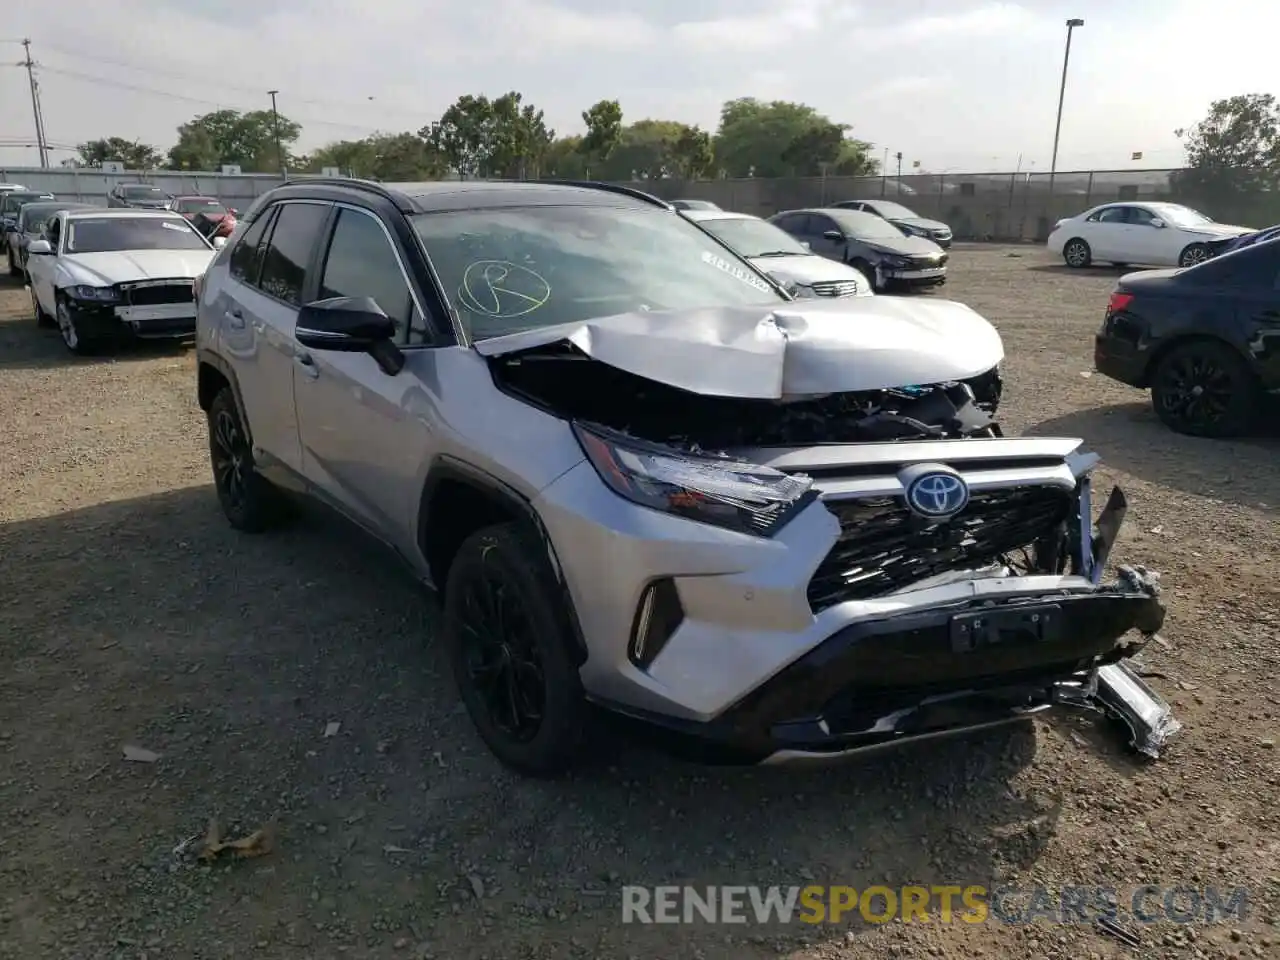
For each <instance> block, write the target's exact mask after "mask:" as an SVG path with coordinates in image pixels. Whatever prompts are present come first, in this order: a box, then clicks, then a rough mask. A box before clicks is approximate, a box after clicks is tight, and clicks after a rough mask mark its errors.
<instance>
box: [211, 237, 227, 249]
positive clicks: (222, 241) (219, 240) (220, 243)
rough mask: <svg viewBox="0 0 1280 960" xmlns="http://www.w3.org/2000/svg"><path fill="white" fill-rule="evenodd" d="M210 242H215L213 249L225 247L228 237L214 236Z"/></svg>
mask: <svg viewBox="0 0 1280 960" xmlns="http://www.w3.org/2000/svg"><path fill="white" fill-rule="evenodd" d="M210 243H212V244H213V249H215V250H221V249H222V248H223V247H225V246H226V245H227V238H226V237H214V238H213V240H211V241H210Z"/></svg>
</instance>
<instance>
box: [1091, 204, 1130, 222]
mask: <svg viewBox="0 0 1280 960" xmlns="http://www.w3.org/2000/svg"><path fill="white" fill-rule="evenodd" d="M1128 210H1129V208H1128V207H1107V209H1105V210H1103V211H1101V212H1100V213H1099V214H1098V222H1099V223H1124V222H1125V218H1126V215H1127V213H1128ZM1091 219H1092V218H1091Z"/></svg>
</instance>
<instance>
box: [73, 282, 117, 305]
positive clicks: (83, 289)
mask: <svg viewBox="0 0 1280 960" xmlns="http://www.w3.org/2000/svg"><path fill="white" fill-rule="evenodd" d="M67 292H68V293H69V294H71V297H72V299H75V300H89V301H92V302H94V303H110V302H111V301H113V300H115V299H117V297H116V292H115V290H113V289H112V288H111V287H91V286H88V285H87V284H86V285H82V286H77V287H70V288H68V290H67Z"/></svg>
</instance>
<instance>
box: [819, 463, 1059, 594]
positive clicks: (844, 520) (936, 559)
mask: <svg viewBox="0 0 1280 960" xmlns="http://www.w3.org/2000/svg"><path fill="white" fill-rule="evenodd" d="M1074 501H1075V494H1074V492H1072V491H1069V490H1064V489H1062V488H1061V487H1053V486H1034V487H1013V488H1009V489H1004V490H978V491H974V492H973V494H972V496H971V497H970V498H969V503H968V505H967V506H966V507H965V508H964V510H963V511H961V512H960V513H959V514H957V515H956V516H954V517H952V518H951V519H949V520H943V521H935V520H926V519H923V518H920V517H917V516H915V514H913V513H911V511H910V510H908V509H907V506H906V503H905V502H904V500H903V498H901V497H881V498H876V499H867V500H843V501H834V502H828V503H827V505H826V506H827V509H829V510H830V511H831V512H832V513H834V514H835V515H836V518H837V519H838V520H839V521H840V538H839V539H838V540H837V541H836V543H835V546H833V547H832V548H831V552H830V553H828V554H827V556H826V559H824V560H823V561H822V563H821V564H820V565H819V567H818V569H817V571H816V572H815V573H814V575H813V579H812V580H810V581H809V605H810V607H811V608H812V609H813V612H814V613H818V612H819V611H821V610H825V609H826V608H827V607H830V606H832V605H834V604H837V603H842V602H844V601H846V600H866V599H869V598H871V597H878V596H883V595H884V594H886V593H892V592H893V591H895V590H900V589H902V588H903V587H907V586H910V585H911V584H913V583H916V582H918V581H920V580H924V579H926V578H928V577H933V576H937V575H938V574H940V573H947V572H949V571H952V570H970V569H977V568H980V567H984V566H988V565H990V564H992V563H995V562H996V561H997V560H999V559H1000V558H1001V557H1004V556H1006V555H1008V554H1010V553H1014V552H1016V551H1018V550H1020V549H1022V548H1025V547H1030V546H1031V545H1033V544H1034V543H1035V542H1036V541H1037V540H1040V539H1042V538H1045V537H1051V536H1053V535H1054V534H1056V533H1057V532H1058V530H1059V529H1060V527H1061V525H1062V524H1063V523H1064V521H1066V520H1067V518H1068V517H1069V516H1070V515H1071V512H1072V508H1073V503H1074Z"/></svg>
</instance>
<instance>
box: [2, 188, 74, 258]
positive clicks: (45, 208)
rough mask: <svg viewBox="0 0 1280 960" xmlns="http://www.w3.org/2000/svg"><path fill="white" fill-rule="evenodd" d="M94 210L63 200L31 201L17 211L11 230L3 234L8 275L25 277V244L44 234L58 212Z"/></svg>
mask: <svg viewBox="0 0 1280 960" xmlns="http://www.w3.org/2000/svg"><path fill="white" fill-rule="evenodd" d="M88 209H94V208H93V205H92V204H88V203H68V202H66V201H65V200H33V201H31V202H30V203H25V204H23V205H22V207H21V208H20V209H19V210H18V216H17V219H16V220H15V221H14V226H13V229H12V230H10V231H8V232H7V233H6V234H5V246H6V248H7V250H6V252H7V253H8V256H9V275H10V276H13V277H22V276H26V272H27V244H29V243H30V242H31V241H32V240H36V239H38V238H39V237H40V236H42V235H43V233H44V227H45V224H46V223H47V222H48V220H49V218H50V217H52V216H53V215H54V214H55V213H57V212H58V211H59V210H88Z"/></svg>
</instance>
